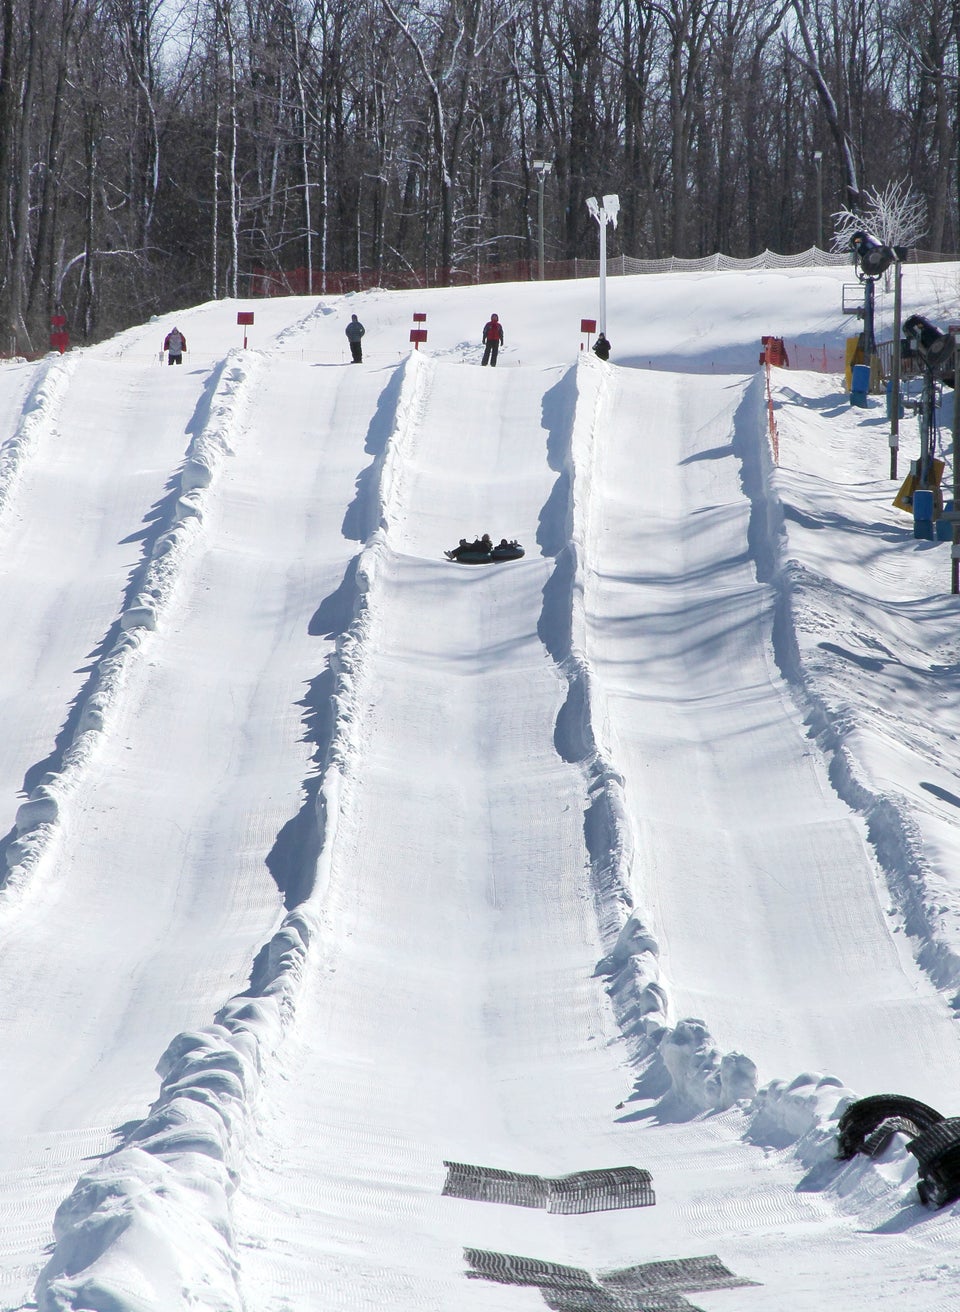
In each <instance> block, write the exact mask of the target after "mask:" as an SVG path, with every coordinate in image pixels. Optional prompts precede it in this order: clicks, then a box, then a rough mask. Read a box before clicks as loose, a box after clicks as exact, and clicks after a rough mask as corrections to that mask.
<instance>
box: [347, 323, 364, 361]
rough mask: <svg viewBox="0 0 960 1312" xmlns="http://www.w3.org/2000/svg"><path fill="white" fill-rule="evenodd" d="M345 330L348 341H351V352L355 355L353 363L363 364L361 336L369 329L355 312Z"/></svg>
mask: <svg viewBox="0 0 960 1312" xmlns="http://www.w3.org/2000/svg"><path fill="white" fill-rule="evenodd" d="M343 331H344V332H345V333H346V334H347V341H348V342H349V343H350V354H351V355H352V356H353V360H352V363H353V364H363V347H362V346H361V345H360V338H361V337H362V336H363V334H364V333H365V332H366V331H367V330H366V328H364V326H363V324H362V323H361V322H360V320H359V319H358V318H357V316H356V315H355V314H354V315H353V316H351V319H350V322H349V323H348V324H347V326H346V328H344V330H343Z"/></svg>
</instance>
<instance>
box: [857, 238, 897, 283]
mask: <svg viewBox="0 0 960 1312" xmlns="http://www.w3.org/2000/svg"><path fill="white" fill-rule="evenodd" d="M850 249H851V250H852V251H853V258H854V261H855V262H856V263H857V264H858V265H859V266H860V269H861V271H862V273H863V276H864V277H865V278H879V277H880V275H881V274H882V273H886V271H887V270H888V269H889V268H890V265H891V264H893V262H894V261H895V260H896V259H897V252H896V251H895V250H894V249H893V247H892V246H884V244H883V242H882V241H879V240H878V239H877V238H876V237H874V236H873V234H872V233H869V232H855V233H854V234H853V236H852V237H851V238H850Z"/></svg>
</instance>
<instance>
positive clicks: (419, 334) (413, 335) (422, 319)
mask: <svg viewBox="0 0 960 1312" xmlns="http://www.w3.org/2000/svg"><path fill="white" fill-rule="evenodd" d="M413 322H414V323H420V324H423V323H426V322H427V316H426V315H425V314H424V313H423V311H422V310H415V311H414V313H413ZM410 340H411V342H413V349H414V350H415V351H419V350H420V343H421V342H425V341H426V340H427V330H426V328H411V329H410Z"/></svg>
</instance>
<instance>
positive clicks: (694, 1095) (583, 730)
mask: <svg viewBox="0 0 960 1312" xmlns="http://www.w3.org/2000/svg"><path fill="white" fill-rule="evenodd" d="M842 274H843V271H822V272H818V273H813V272H805V271H794V272H791V273H789V274H760V273H758V274H750V275H729V274H723V275H719V274H718V275H677V276H664V277H651V278H634V279H617V280H611V282H610V283H609V284H608V304H609V309H610V336H611V338H612V339H613V342H614V353H613V360H614V363H613V364H611V365H601V364H600V363H599V362H597V361H596V360H594V359H593V358H592V357H590V356H580V357H579V359H578V355H579V353H578V351H577V346H578V336H577V333H576V327H577V325H578V323H579V318H580V317H581V316H582V315H585V314H590V313H591V312H593V310H594V305H595V300H594V298H595V290H596V289H595V285H593V284H590V283H572V284H559V285H546V286H531V287H504V288H497V289H495V292H496V299H495V300H494V299H493V297H491V295H490V289H464V290H458V291H445V292H435V293H428V294H418V295H416V296H414V295H413V294H387V293H373V294H370V295H368V296H364V297H352V298H343V299H342V300H337V299H330V300H324V299H320V300H319V301H317V300H312V301H311V300H307V299H305V298H304V299H290V300H287V301H275V302H265V303H258V304H257V305H256V307H255V308H256V325H255V327H254V329H252V330H251V342H250V345H251V349H250V350H249V351H246V352H244V351H240V350H237V349H235V348H236V346H237V345H238V341H237V338H238V330H237V328H236V326H235V324H234V320H235V310H236V306H233V305H229V304H226V305H225V304H211V305H209V306H202V307H198V308H196V309H194V310H190V311H185V312H184V313H183V314H182V315H180V316H179V318H178V322H179V325H180V327H181V328H183V330H184V331H185V333H186V334H187V338H188V343H189V346H190V350H189V352H188V354H187V356H186V357H185V364H184V366H183V368H182V369H176V368H174V369H169V368H167V367H166V366H165V365H161V364H160V363H159V362H158V356H157V347H158V343H159V339H160V338H161V337H162V334H163V331H164V327H163V326H157V325H146V326H144V327H143V328H142V329H137V330H133V331H131V332H130V333H127V334H123V335H122V336H121V337H119V338H117V339H116V340H115V341H114V342H111V343H106V344H104V345H103V346H101V347H98V348H94V349H91V350H89V351H84V352H78V353H75V354H73V355H70V356H67V357H65V358H64V359H63V360H60V359H58V358H50V359H48V360H46V361H43V362H41V363H40V364H38V365H35V366H27V365H23V364H19V365H10V366H7V367H5V368H4V369H3V370H2V371H0V417H2V420H3V423H4V425H5V427H4V430H3V432H4V435H5V441H4V444H3V446H2V447H0V553H2V561H3V566H2V569H0V616H2V617H3V631H4V633H5V635H6V636H5V644H4V651H5V659H4V662H3V672H2V675H0V698H2V706H3V713H4V726H5V730H6V732H5V734H4V736H3V746H2V748H0V767H2V771H3V773H2V776H0V780H2V782H3V784H4V789H5V790H6V798H5V799H3V792H2V790H0V805H3V806H5V807H6V808H7V820H6V821H5V822H4V828H5V829H6V830H7V837H6V839H5V840H4V854H5V857H6V865H7V869H8V871H9V873H8V876H7V878H6V881H5V883H4V886H3V889H2V892H0V995H2V996H3V997H4V998H5V999H6V1000H7V1006H5V1007H4V1008H3V1010H2V1013H0V1052H2V1053H3V1067H2V1069H3V1088H4V1092H5V1098H4V1113H5V1114H4V1118H3V1123H2V1127H0V1215H3V1216H4V1217H6V1218H12V1220H10V1221H8V1223H6V1224H5V1225H4V1226H3V1227H2V1228H0V1304H2V1306H3V1307H4V1308H9V1309H12V1308H20V1307H23V1306H26V1305H29V1304H33V1303H35V1302H36V1303H39V1306H40V1307H41V1309H43V1310H44V1312H46V1309H53V1308H64V1309H65V1308H71V1309H77V1310H78V1312H79V1310H80V1309H96V1310H97V1312H134V1310H137V1312H139V1310H140V1309H142V1310H143V1312H147V1309H154V1308H156V1309H160V1308H161V1307H162V1308H164V1309H165V1312H169V1309H170V1308H171V1307H172V1306H183V1307H188V1306H189V1307H196V1306H203V1307H217V1308H224V1309H226V1308H234V1307H237V1308H239V1307H241V1306H246V1307H248V1308H252V1307H255V1306H256V1307H261V1308H266V1309H273V1312H282V1310H283V1309H287V1308H292V1307H293V1306H295V1305H296V1306H297V1307H304V1308H317V1309H319V1308H321V1307H322V1308H324V1309H325V1312H326V1310H327V1309H339V1308H342V1309H347V1308H355V1307H357V1306H371V1307H373V1306H376V1307H381V1306H383V1305H384V1304H387V1303H389V1304H390V1305H391V1306H394V1307H399V1308H408V1309H411V1312H412V1310H413V1309H423V1308H430V1309H433V1308H436V1309H437V1310H438V1312H439V1309H441V1308H447V1307H449V1306H450V1305H451V1304H453V1303H454V1302H456V1303H457V1304H458V1305H460V1306H470V1307H477V1308H490V1309H494V1308H496V1309H504V1310H505V1309H507V1308H511V1309H512V1308H517V1307H520V1306H524V1307H531V1308H535V1307H538V1306H543V1305H544V1302H546V1303H547V1305H549V1306H557V1307H560V1306H562V1307H563V1308H565V1309H571V1312H572V1310H573V1309H579V1308H584V1309H587V1308H589V1309H591V1312H592V1310H593V1309H596V1308H602V1309H608V1308H609V1309H611V1312H616V1310H617V1309H619V1308H631V1309H634V1310H635V1312H641V1309H643V1308H646V1307H651V1308H652V1307H658V1308H661V1309H664V1308H682V1307H691V1306H694V1307H700V1308H702V1309H704V1310H705V1312H709V1310H710V1309H714V1308H715V1309H723V1308H730V1309H734V1308H735V1309H737V1312H740V1309H744V1312H749V1310H750V1309H756V1310H757V1312H768V1310H772V1309H779V1310H780V1312H783V1310H784V1309H786V1310H787V1312H794V1310H795V1312H808V1310H810V1312H812V1309H814V1308H817V1309H819V1308H821V1307H822V1306H823V1305H824V1303H825V1302H827V1301H829V1302H830V1304H831V1305H833V1306H837V1307H842V1308H843V1309H844V1310H845V1312H859V1309H867V1308H871V1309H872V1308H874V1307H876V1306H877V1305H880V1306H886V1307H890V1308H891V1309H892V1308H898V1309H904V1308H909V1309H911V1312H914V1310H915V1312H945V1309H946V1308H948V1307H953V1306H955V1304H956V1301H957V1297H958V1294H960V1261H958V1260H957V1258H956V1256H955V1253H956V1245H957V1238H958V1231H957V1225H958V1222H957V1217H956V1208H954V1207H948V1208H946V1209H944V1210H943V1211H941V1212H939V1213H933V1212H929V1211H926V1210H925V1209H923V1208H921V1207H920V1206H919V1205H918V1203H917V1197H916V1191H915V1187H914V1186H915V1183H916V1166H915V1161H914V1159H913V1157H912V1156H910V1155H909V1154H908V1153H907V1152H906V1150H905V1147H904V1140H903V1138H902V1136H901V1137H899V1138H897V1139H895V1140H894V1142H893V1144H892V1145H891V1147H890V1148H889V1149H888V1150H887V1152H886V1154H885V1155H884V1157H882V1158H880V1159H878V1160H877V1161H874V1162H871V1161H869V1160H868V1159H866V1158H857V1159H854V1161H853V1162H851V1163H850V1164H848V1165H845V1166H841V1165H840V1164H837V1163H836V1162H834V1160H833V1154H834V1148H835V1141H834V1135H835V1131H836V1116H837V1115H838V1113H839V1111H840V1110H841V1109H842V1107H843V1106H844V1105H846V1102H847V1101H849V1099H850V1098H852V1097H853V1096H854V1093H855V1094H856V1095H863V1094H868V1093H876V1092H898V1093H908V1094H912V1095H913V1096H915V1097H920V1098H923V1099H925V1100H927V1101H929V1102H931V1103H933V1104H934V1105H935V1106H937V1107H938V1108H940V1110H942V1111H943V1112H945V1113H947V1114H952V1113H960V1094H958V1093H956V1092H955V1091H956V1090H957V1089H958V1087H960V1081H958V1079H957V1076H958V1073H960V1052H958V1045H957V1030H956V1020H955V1019H954V1011H953V1007H952V1002H953V999H954V996H955V995H956V994H957V993H958V990H960V980H958V978H957V970H956V966H955V963H956V960H957V948H958V931H957V927H958V916H960V890H958V886H957V882H956V878H955V875H954V873H953V872H954V870H955V868H956V865H957V855H958V843H957V832H956V806H957V800H956V792H957V791H960V790H958V789H957V788H956V784H955V777H954V776H955V774H956V766H957V746H956V743H957V741H958V737H957V735H958V733H960V719H958V716H960V707H958V704H957V686H958V685H957V670H958V669H960V660H958V640H956V639H955V638H954V636H953V635H954V633H955V629H956V625H955V614H954V611H955V608H956V602H955V600H953V599H951V598H950V597H949V595H948V587H949V561H948V559H947V556H946V553H947V551H948V548H945V547H940V548H937V547H936V546H934V545H933V544H927V543H918V542H916V541H915V540H914V539H913V538H912V535H911V533H910V523H909V520H908V519H907V518H906V517H905V516H903V515H902V514H901V513H900V512H898V511H896V510H894V509H893V508H892V507H891V506H890V499H891V496H892V487H891V485H890V483H889V480H888V479H887V478H886V470H885V468H884V466H885V463H886V459H887V451H886V441H885V432H886V429H885V426H884V422H883V415H882V410H881V407H880V405H879V402H874V403H873V406H872V408H871V409H869V410H867V411H861V410H851V409H850V407H849V406H848V404H847V401H846V397H845V396H844V395H843V393H842V381H841V380H839V379H838V378H837V377H836V376H835V375H834V376H831V375H821V374H809V373H804V372H799V371H798V372H793V373H788V372H786V371H776V377H775V383H774V387H775V393H774V397H775V403H776V412H777V416H778V421H779V428H780V452H781V454H780V464H779V467H774V466H773V464H772V462H771V459H770V455H769V448H768V442H767V434H766V410H765V396H764V393H763V390H762V377H761V376H760V375H758V374H757V373H756V371H755V362H756V354H757V349H758V345H759V338H760V336H761V335H762V334H764V333H768V332H780V333H783V334H784V335H786V336H787V338H788V343H793V342H800V343H801V344H803V345H805V346H807V347H809V349H811V350H813V349H815V347H816V346H818V345H820V346H822V347H823V348H824V349H829V351H830V352H831V353H834V352H836V351H837V350H838V349H839V347H840V346H841V344H842V336H843V334H844V333H845V331H846V329H847V325H846V324H845V322H844V320H843V318H842V316H841V315H840V313H839V299H840V297H839V292H840V283H841V281H842ZM957 300H958V296H957V280H956V274H955V271H954V270H953V268H951V267H949V266H944V267H937V268H934V269H931V270H911V271H909V275H908V285H907V294H906V297H905V301H906V303H907V304H908V305H909V306H910V307H911V308H918V309H923V310H925V311H926V312H927V313H929V314H931V315H932V316H933V317H936V316H937V315H938V314H939V313H941V312H943V313H944V314H946V313H949V312H952V311H951V310H950V307H951V306H952V305H953V304H954V303H955V302H956V301H957ZM491 309H496V310H497V311H498V313H500V315H501V318H503V320H504V322H505V326H506V332H507V346H506V351H505V353H504V355H503V356H502V357H501V362H500V366H499V368H498V369H497V370H496V371H493V370H480V369H479V368H475V367H473V366H474V365H475V364H476V361H477V356H478V346H477V343H476V337H477V336H478V332H477V331H476V329H477V327H478V326H479V324H480V323H482V322H483V320H484V319H485V318H486V317H487V315H488V313H489V311H490V310H491ZM415 310H426V311H427V312H428V329H429V333H430V336H429V342H428V348H427V350H426V351H424V352H415V353H412V354H411V353H408V351H407V349H406V342H405V338H406V332H407V328H408V326H409V324H410V322H411V314H412V312H413V311H415ZM351 312H357V313H359V314H360V317H361V318H362V319H363V320H364V322H365V323H366V324H367V329H368V334H367V338H366V339H365V355H366V362H365V364H364V365H363V367H362V368H353V367H347V366H343V365H342V362H343V360H344V358H345V355H346V352H345V338H344V337H343V326H344V324H345V323H346V322H347V320H348V319H349V315H350V313H351ZM168 326H169V325H166V327H168ZM881 335H882V334H881ZM230 347H233V348H234V349H229V348H230ZM905 432H906V433H909V426H905ZM908 441H909V437H906V436H905V447H906V445H907V443H908ZM483 531H488V532H490V533H491V534H492V535H493V536H494V537H495V538H499V537H500V536H503V535H506V536H507V537H518V538H519V539H520V540H521V541H522V542H523V543H524V545H525V547H526V556H525V557H524V559H523V560H521V561H519V562H516V563H512V564H509V565H503V566H498V567H491V568H483V567H480V568H478V567H470V566H462V565H454V564H450V563H448V562H447V561H445V560H444V559H443V556H442V549H443V548H444V547H448V546H451V545H453V544H454V543H455V542H456V541H457V540H458V539H459V538H460V537H461V536H468V537H472V536H474V535H475V534H478V533H480V532H483ZM158 1063H159V1067H158V1069H159V1073H160V1078H161V1082H160V1083H159V1084H158V1079H157V1075H156V1074H154V1067H155V1066H157V1065H158ZM451 1164H453V1165H451ZM456 1164H459V1166H457V1165H456ZM628 1165H629V1166H630V1167H632V1168H639V1169H640V1170H643V1171H649V1172H650V1175H651V1177H652V1179H651V1182H650V1185H649V1186H644V1188H649V1189H652V1194H650V1195H644V1199H643V1201H645V1202H646V1204H647V1205H645V1206H642V1207H636V1206H631V1207H628V1206H624V1205H622V1204H623V1203H624V1202H625V1201H626V1198H625V1195H622V1194H621V1195H619V1196H618V1198H615V1199H613V1200H611V1198H610V1197H609V1196H608V1197H607V1199H606V1208H605V1210H590V1211H586V1212H582V1211H580V1212H578V1211H574V1212H572V1213H571V1212H566V1213H564V1212H562V1211H561V1212H560V1213H558V1211H557V1210H556V1205H554V1204H553V1203H549V1204H548V1203H546V1202H545V1201H544V1200H545V1199H547V1198H552V1197H554V1194H553V1193H551V1192H550V1191H551V1190H553V1191H554V1192H555V1191H556V1190H557V1189H560V1190H561V1192H562V1188H563V1186H562V1185H557V1184H551V1183H550V1182H556V1181H562V1179H563V1178H564V1177H567V1176H569V1175H571V1174H573V1173H577V1172H582V1171H599V1172H604V1171H607V1172H609V1171H610V1170H611V1169H612V1168H620V1167H626V1166H628ZM468 1167H469V1168H470V1170H469V1171H466V1174H464V1172H465V1170H466V1168H468ZM498 1172H499V1173H501V1174H500V1175H497V1173H498ZM503 1173H507V1174H506V1175H504V1174H503ZM468 1178H469V1179H472V1180H473V1181H474V1186H473V1188H474V1189H476V1187H477V1186H476V1181H477V1180H485V1181H486V1182H487V1183H486V1185H484V1186H483V1187H484V1188H485V1189H486V1191H487V1193H488V1196H490V1197H492V1198H498V1197H499V1198H503V1197H504V1196H505V1193H504V1191H506V1193H507V1194H509V1191H510V1190H511V1189H512V1190H514V1192H516V1191H517V1190H521V1191H526V1194H525V1195H524V1196H525V1200H526V1205H525V1206H520V1207H518V1206H514V1205H510V1204H509V1203H507V1202H503V1201H500V1202H496V1201H478V1200H477V1199H476V1197H466V1196H464V1194H465V1187H464V1180H466V1179H468ZM611 1178H612V1177H610V1176H609V1175H608V1176H606V1177H604V1179H605V1181H606V1183H602V1184H599V1185H596V1188H598V1189H600V1192H601V1193H603V1191H604V1190H606V1191H607V1194H608V1195H609V1194H610V1191H611V1190H612V1191H613V1193H614V1194H616V1193H617V1189H618V1188H621V1189H626V1186H625V1185H618V1186H616V1187H614V1185H612V1184H611V1183H610V1180H611ZM78 1181H79V1183H77V1182H78ZM75 1185H76V1187H75ZM545 1190H546V1192H544V1191H545ZM531 1191H532V1193H531ZM466 1192H467V1193H469V1190H466ZM481 1192H482V1190H481ZM654 1195H655V1199H656V1201H655V1203H653V1196H654ZM62 1200H66V1201H64V1202H63V1205H62V1206H60V1208H59V1211H58V1210H57V1209H58V1205H60V1204H61V1201H62ZM611 1201H613V1202H614V1203H615V1202H617V1201H619V1203H620V1204H621V1205H619V1206H616V1205H613V1206H611ZM633 1201H634V1202H636V1201H638V1200H637V1198H636V1197H635V1196H634V1197H633ZM651 1204H652V1205H651ZM55 1213H56V1214H57V1219H56V1224H55V1225H54V1214H55ZM507 1255H513V1256H514V1257H515V1258H516V1259H518V1260H517V1261H514V1262H513V1263H512V1264H511V1263H510V1262H509V1261H508V1256H507ZM713 1257H716V1259H718V1261H719V1263H722V1264H724V1268H725V1270H726V1272H727V1274H726V1275H724V1274H723V1273H722V1271H721V1270H720V1267H719V1266H718V1265H717V1263H716V1262H714V1263H713V1264H712V1265H711V1264H710V1263H709V1262H705V1261H701V1262H700V1263H699V1264H697V1263H696V1262H694V1263H693V1265H689V1263H690V1261H691V1259H710V1258H713ZM519 1259H527V1261H526V1262H523V1261H520V1260H519ZM664 1260H668V1261H672V1262H676V1263H680V1264H681V1265H680V1266H679V1267H672V1268H669V1270H667V1269H665V1268H657V1269H656V1270H653V1269H645V1271H644V1272H642V1273H638V1272H637V1271H636V1270H635V1268H637V1267H638V1265H640V1266H642V1265H643V1264H648V1263H656V1262H661V1261H664ZM685 1263H686V1264H687V1265H684V1264H685ZM718 1273H719V1274H718ZM657 1280H659V1282H660V1283H659V1285H657V1283H656V1282H657ZM671 1280H672V1283H671ZM644 1281H646V1282H647V1284H648V1286H649V1287H650V1288H653V1289H654V1290H655V1289H657V1288H659V1290H660V1292H659V1294H658V1295H657V1296H656V1297H654V1295H653V1294H650V1295H649V1297H648V1298H647V1299H646V1301H644V1299H642V1298H641V1297H640V1294H639V1293H638V1292H637V1291H638V1289H639V1288H640V1285H641V1284H642V1283H643V1282H644ZM651 1282H652V1284H651ZM34 1286H35V1292H34ZM631 1290H632V1291H633V1292H630V1291H631ZM657 1298H659V1302H657V1301H656V1299H657ZM671 1299H672V1300H673V1301H670V1300H671Z"/></svg>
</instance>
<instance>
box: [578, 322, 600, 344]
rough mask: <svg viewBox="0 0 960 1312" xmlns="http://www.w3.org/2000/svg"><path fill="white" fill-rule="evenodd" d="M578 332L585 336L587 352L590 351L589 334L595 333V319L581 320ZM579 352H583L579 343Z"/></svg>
mask: <svg viewBox="0 0 960 1312" xmlns="http://www.w3.org/2000/svg"><path fill="white" fill-rule="evenodd" d="M580 331H581V332H582V333H586V335H587V350H588V351H589V350H590V334H591V333H595V332H596V331H597V321H596V319H581V320H580ZM580 350H581V351H582V350H583V342H581V343H580Z"/></svg>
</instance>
